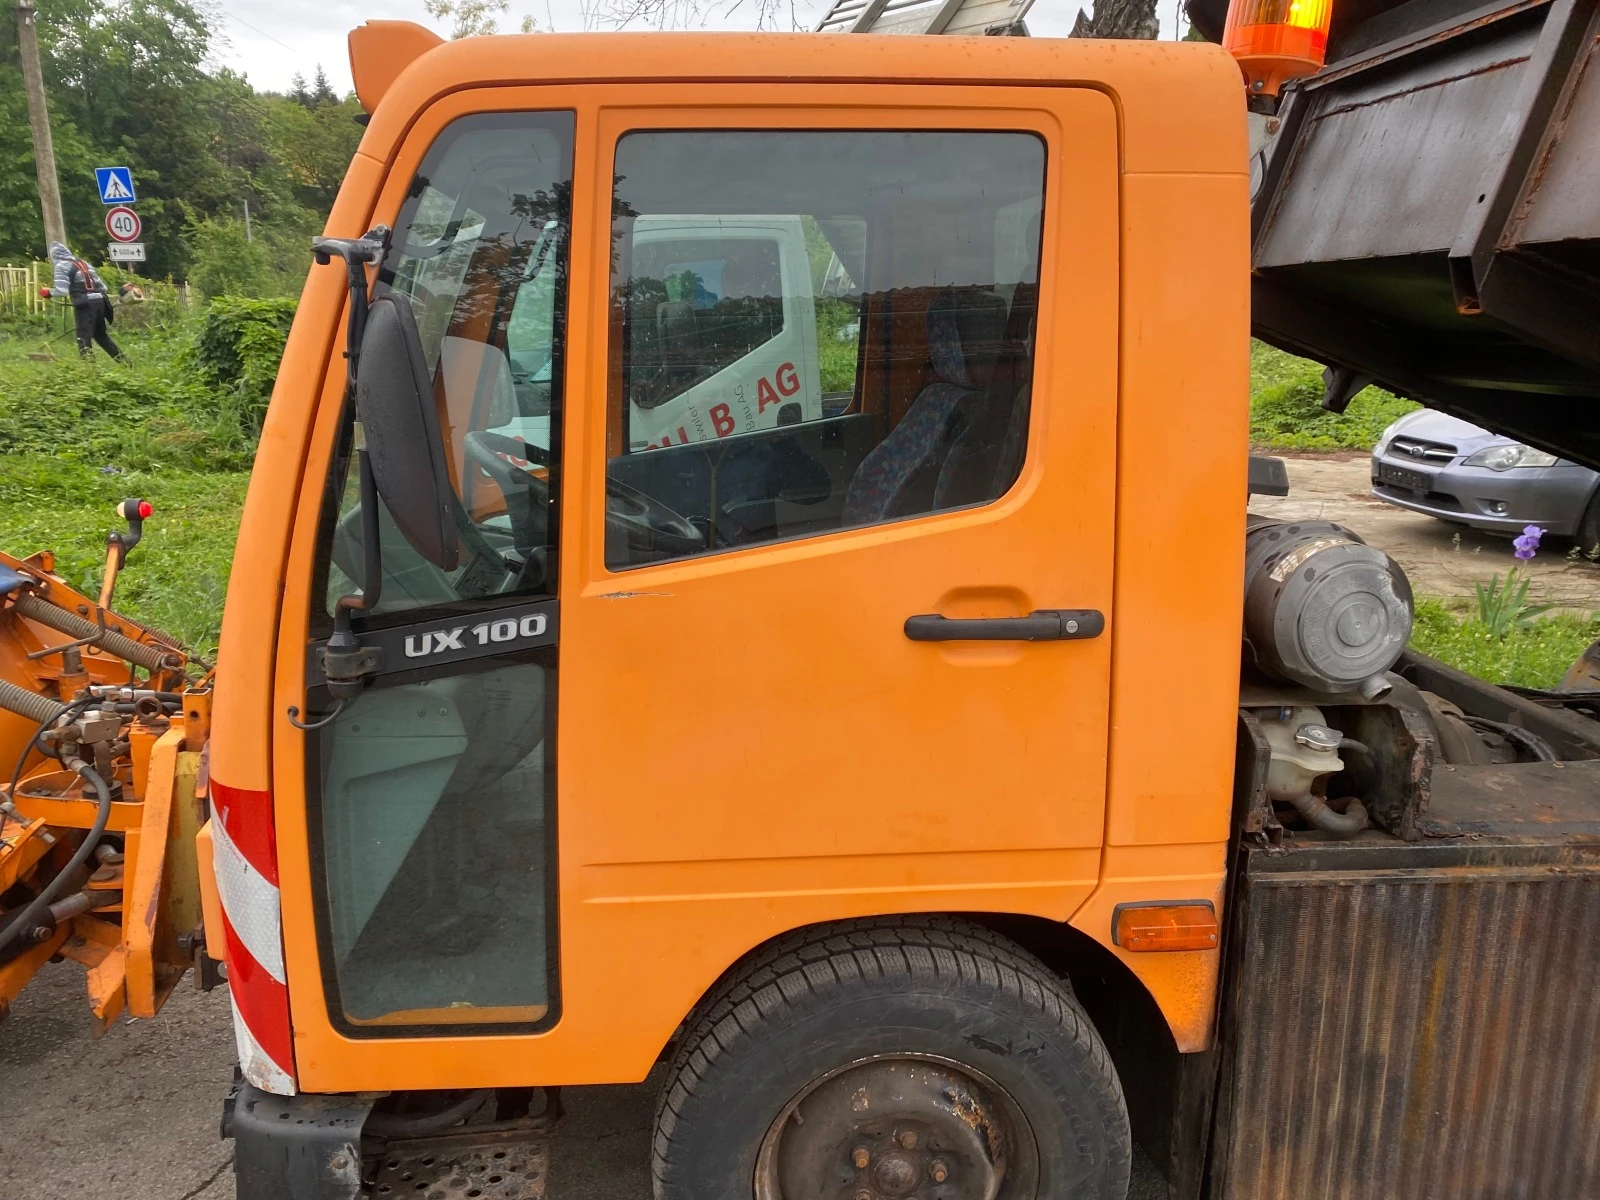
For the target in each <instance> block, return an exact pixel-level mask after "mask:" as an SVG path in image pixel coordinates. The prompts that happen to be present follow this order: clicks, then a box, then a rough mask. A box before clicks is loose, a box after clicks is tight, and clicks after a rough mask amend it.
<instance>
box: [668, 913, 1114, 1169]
mask: <svg viewBox="0 0 1600 1200" xmlns="http://www.w3.org/2000/svg"><path fill="white" fill-rule="evenodd" d="M1130 1155H1131V1144H1130V1135H1129V1130H1128V1116H1127V1110H1126V1108H1125V1106H1124V1104H1123V1098H1122V1089H1121V1087H1120V1085H1119V1084H1118V1081H1117V1077H1116V1073H1115V1071H1114V1070H1113V1068H1112V1066H1111V1061H1110V1058H1109V1056H1108V1055H1107V1053H1106V1049H1105V1046H1104V1044H1103V1043H1102V1042H1101V1041H1100V1038H1099V1036H1098V1034H1096V1032H1095V1030H1094V1027H1093V1026H1092V1025H1091V1024H1090V1023H1089V1019H1088V1017H1087V1016H1085V1015H1084V1012H1083V1010H1082V1009H1081V1008H1080V1007H1079V1006H1078V1003H1077V1001H1076V999H1074V997H1073V996H1072V993H1071V991H1070V989H1069V988H1068V987H1067V986H1066V985H1065V984H1064V983H1063V982H1062V981H1060V980H1059V979H1057V978H1056V977H1055V976H1054V975H1052V974H1051V973H1050V972H1049V971H1048V970H1047V969H1046V968H1045V967H1044V966H1043V964H1041V963H1039V962H1038V961H1037V960H1036V959H1034V958H1032V957H1031V956H1029V955H1028V954H1027V953H1025V952H1024V951H1023V950H1022V949H1021V948H1020V947H1017V946H1016V945H1014V944H1013V943H1011V942H1009V941H1007V940H1006V939H1004V938H1002V937H1000V936H998V935H997V934H994V933H993V932H991V931H989V930H987V929H984V928H983V927H982V926H979V925H975V924H971V923H969V922H965V921H958V920H953V919H946V918H894V919H876V920H871V921H858V922H849V923H846V924H843V925H838V926H831V927H828V928H826V929H823V930H818V931H809V932H802V933H798V934H795V935H792V936H791V937H788V938H785V939H782V940H780V941H779V942H778V943H776V944H775V945H774V946H773V947H771V948H770V949H769V950H768V951H766V952H765V953H764V954H762V955H760V956H759V957H758V958H757V959H756V960H755V961H754V962H753V963H752V964H750V965H749V967H748V968H747V969H746V970H745V971H744V972H742V973H741V974H740V975H739V976H738V977H736V978H735V979H733V980H731V981H729V982H727V983H725V984H724V985H722V987H721V989H720V991H719V992H718V993H716V994H714V995H713V997H712V999H711V1000H710V1002H709V1003H708V1005H707V1007H706V1009H705V1011H704V1012H703V1013H702V1015H701V1016H700V1017H699V1019H697V1020H696V1021H695V1022H694V1023H693V1025H692V1027H691V1029H690V1032H689V1034H688V1036H687V1037H685V1039H684V1042H683V1044H682V1046H681V1047H680V1048H679V1051H678V1054H677V1056H676V1059H675V1061H674V1062H673V1065H672V1069H671V1071H670V1073H669V1075H668V1078H667V1082H666V1087H665V1089H664V1091H663V1094H662V1098H661V1102H660V1104H659V1106H658V1108H657V1119H656V1136H655V1144H654V1150H653V1155H652V1161H653V1168H654V1173H655V1195H656V1197H657V1200H801V1198H802V1197H803V1198H805V1200H1121V1198H1122V1197H1123V1196H1125V1195H1126V1193H1127V1187H1128V1171H1129V1162H1130Z"/></svg>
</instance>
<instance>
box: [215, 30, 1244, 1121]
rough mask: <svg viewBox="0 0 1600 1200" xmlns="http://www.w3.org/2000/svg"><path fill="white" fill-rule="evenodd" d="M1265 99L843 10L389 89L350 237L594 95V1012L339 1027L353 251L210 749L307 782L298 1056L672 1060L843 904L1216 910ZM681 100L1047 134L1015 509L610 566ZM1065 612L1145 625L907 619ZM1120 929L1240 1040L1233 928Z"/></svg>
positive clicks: (774, 117)
mask: <svg viewBox="0 0 1600 1200" xmlns="http://www.w3.org/2000/svg"><path fill="white" fill-rule="evenodd" d="M353 45H355V46H356V48H357V49H358V50H359V49H360V45H359V43H353ZM356 77H357V79H358V81H359V80H361V79H362V78H363V70H362V66H361V64H360V63H358V64H357V71H356ZM369 77H370V76H369ZM1238 92H1239V83H1238V72H1237V68H1236V67H1235V66H1234V64H1233V63H1232V61H1231V60H1230V59H1229V58H1228V57H1227V55H1225V54H1224V53H1222V52H1221V51H1220V50H1218V49H1216V48H1214V47H1203V46H1196V45H1174V44H1170V43H1169V44H1159V45H1158V44H1153V43H1145V44H1128V43H1101V42H1093V41H1087V40H1084V41H1072V42H1054V41H1043V40H1028V39H1010V38H872V37H861V38H849V39H841V38H818V37H813V36H809V35H803V36H787V37H779V36H769V35H738V36H734V35H717V36H704V35H648V36H634V35H608V36H605V37H582V36H578V37H565V36H555V35H541V36H537V37H531V38H520V37H503V38H493V39H474V40H472V41H471V42H467V43H452V44H446V45H441V46H439V47H437V48H435V49H432V50H429V51H427V52H426V53H423V54H421V56H420V57H417V58H416V59H415V61H412V62H410V65H408V66H406V67H405V68H404V70H402V71H400V72H399V74H398V77H397V78H395V79H394V80H393V81H392V82H389V83H388V84H387V86H386V87H385V88H384V89H382V97H383V98H382V101H381V103H379V105H378V108H377V110H376V111H375V112H374V114H373V119H372V122H371V124H370V125H369V127H368V130H367V133H366V136H365V138H364V139H363V141H362V146H361V151H360V153H359V154H358V155H357V157H356V160H355V163H354V164H353V166H352V169H351V172H350V175H349V177H348V178H347V180H346V183H345V186H344V188H343V190H342V191H341V194H340V198H339V202H338V204H337V205H336V207H335V209H334V212H333V215H332V217H331V218H330V221H329V231H330V232H331V233H335V234H338V235H340V236H354V235H358V234H360V233H362V232H363V231H364V230H365V229H366V228H367V227H368V226H369V225H371V224H374V223H377V222H380V221H381V222H388V223H392V222H393V221H394V219H395V216H396V214H397V213H398V211H399V208H400V205H401V202H402V200H403V198H404V196H405V194H406V191H407V189H408V188H409V187H410V184H411V179H412V176H413V174H414V172H415V170H416V167H417V164H418V163H419V161H420V160H421V157H422V155H423V153H424V152H425V151H426V150H427V148H428V146H429V145H430V143H431V142H432V140H433V139H434V137H435V136H436V135H437V134H438V133H439V131H440V130H441V129H443V128H444V126H446V125H447V124H448V123H449V122H450V121H451V120H453V119H455V118H457V117H459V116H462V115H466V114H469V113H473V112H496V111H508V110H518V109H540V108H564V109H570V110H573V111H575V113H576V118H577V120H576V130H577V134H576V138H577V141H576V147H577V150H576V158H575V176H574V182H573V217H572V236H571V261H570V266H569V280H570V284H569V286H570V293H569V320H568V324H567V337H568V357H567V380H566V394H567V403H566V411H565V422H566V423H565V428H564V446H565V449H564V453H565V465H564V469H563V471H562V481H563V489H564V490H563V493H562V505H561V510H562V513H563V520H564V522H565V527H564V532H563V543H564V551H563V560H562V565H561V585H560V586H561V596H560V600H561V606H562V610H561V612H562V616H561V620H562V631H561V643H560V657H561V664H562V665H561V672H560V695H559V725H558V729H559V736H558V743H557V747H556V751H557V756H558V758H557V761H558V764H559V779H560V785H559V787H560V791H559V796H558V801H557V807H558V812H559V820H558V829H559V879H560V885H559V886H560V894H559V906H558V907H559V942H558V949H559V976H560V993H561V994H560V1019H559V1020H558V1021H557V1022H556V1024H555V1025H554V1026H552V1027H551V1028H550V1029H548V1030H547V1031H546V1032H544V1033H540V1034H536V1035H525V1034H501V1035H492V1036H471V1037H464V1036H459V1035H453V1034H451V1033H450V1031H449V1030H448V1028H446V1029H444V1030H442V1031H441V1033H440V1034H439V1035H438V1036H432V1037H427V1038H417V1037H406V1038H395V1039H354V1038H348V1037H345V1036H344V1035H342V1034H340V1033H339V1032H338V1031H337V1030H336V1029H335V1028H334V1027H333V1025H332V1023H331V1022H330V1020H329V1018H328V1014H327V1011H326V1001H325V998H324V992H323V985H322V978H323V967H324V964H323V963H322V962H321V961H320V957H319V951H318V946H317V939H316V935H315V915H314V912H313V906H312V900H311V894H312V892H311V880H312V875H311V873H312V870H313V865H312V853H311V846H310V842H309V838H308V835H307V820H308V816H307V808H306V795H305V779H306V767H307V764H306V761H305V749H306V741H305V736H304V735H303V734H301V733H299V732H298V731H296V730H294V729H293V728H292V727H291V726H290V725H289V723H288V720H287V718H286V716H285V710H286V709H287V708H288V707H289V706H290V705H299V706H302V707H303V706H304V702H305V677H304V673H305V657H306V655H305V646H306V638H307V629H308V627H309V606H310V604H311V602H312V599H313V597H312V582H311V581H312V566H313V559H314V551H315V542H316V539H317V536H318V522H319V514H320V510H321V505H322V499H323V481H324V479H325V477H326V473H327V470H328V464H329V461H330V459H331V456H332V452H333V443H334V438H335V434H336V431H337V426H338V421H339V410H340V406H341V402H342V393H343V370H342V366H341V360H340V359H339V354H340V352H341V350H342V342H343V325H342V310H343V303H344V277H343V272H342V269H341V268H340V267H338V266H337V265H333V266H328V267H321V268H316V269H314V270H312V272H311V276H310V279H309V281H308V283H307V286H306V290H305V293H304V297H303V299H302V303H301V307H300V311H299V314H298V316H297V317H296V321H295V326H294V330H293V333H292V334H291V336H290V340H289V346H288V350H287V353H286V355H285V358H284V363H283V367H282V370H281V371H280V374H279V377H278V384H277V388H276V391H275V393H274V398H273V403H272V407H271V410H270V412H269V415H268V418H267V423H266V428H265V431H264V435H263V439H262V445H261V450H260V453H259V455H258V459H257V467H256V474H255V478H254V479H253V481H252V484H251V489H250V496H249V500H248V503H247V507H246V511H245V517H244V524H243V527H242V529H241V534H240V541H239V550H238V554H237V556H236V560H235V567H234V575H233V580H232V583H231V585H230V590H229V597H228V609H227V616H226V618H225V621H224V626H223V639H222V649H221V654H220V661H219V683H218V699H217V704H216V708H215V715H214V720H213V742H212V747H213V757H212V772H213V775H214V777H215V778H216V779H217V780H218V781H220V782H222V783H224V784H226V785H228V786H231V787H235V788H249V789H270V790H271V791H272V793H273V796H274V799H275V803H276V811H275V822H276V835H277V845H278V854H279V858H278V873H279V882H280V884H281V888H282V903H283V927H284V939H285V964H286V968H287V972H288V980H289V993H290V1004H291V1010H292V1014H293V1023H294V1046H295V1057H296V1070H297V1075H298V1078H299V1082H300V1085H301V1086H302V1087H303V1088H305V1089H307V1090H311V1091H348V1090H367V1089H386V1088H444V1087H464V1086H473V1087H481V1086H491V1085H515V1084H527V1083H530V1082H538V1083H544V1084H565V1083H574V1084H575V1083H599V1082H626V1081H635V1080H638V1079H641V1078H643V1076H644V1075H645V1073H646V1072H647V1071H648V1070H649V1069H650V1066H651V1065H652V1064H653V1063H654V1061H655V1059H656V1057H657V1055H658V1054H659V1052H660V1049H661V1047H662V1046H663V1045H664V1044H665V1042H666V1040H667V1038H668V1037H669V1036H670V1035H671V1033H672V1031H673V1030H674V1028H675V1027H676V1026H677V1025H678V1024H679V1022H681V1021H682V1019H683V1018H684V1016H685V1015H686V1014H687V1013H688V1011H689V1010H690V1009H691V1008H692V1006H693V1005H694V1004H695V1003H696V1002H697V1001H698V1000H699V998H700V997H701V995H702V994H703V993H704V992H705V990H706V989H707V988H708V987H709V986H710V985H711V984H712V983H713V982H714V981H715V980H716V978H717V977H718V976H719V975H720V974H721V972H723V971H724V970H725V969H726V968H727V967H728V966H729V965H730V964H731V963H733V962H734V961H736V960H737V959H738V958H739V957H740V956H741V955H742V954H744V953H745V952H747V951H748V950H749V949H751V948H752V947H754V946H755V945H757V944H759V943H761V942H762V941H764V940H766V939H768V938H771V937H773V936H775V935H777V934H779V933H781V932H783V931H785V930H787V929H791V928H794V927H796V926H801V925H807V924H811V923H815V922H819V921H828V920H833V919H837V918H841V917H848V916H859V915H867V914H875V913H904V912H938V911H961V912H995V913H1021V914H1033V915H1037V916H1041V917H1045V918H1048V919H1051V920H1056V921H1069V920H1070V921H1071V923H1072V924H1073V925H1074V926H1075V927H1077V928H1079V929H1082V930H1083V931H1084V932H1085V933H1087V934H1088V935H1089V936H1091V937H1093V938H1095V939H1096V940H1097V941H1099V942H1101V943H1103V944H1105V945H1107V946H1108V947H1109V946H1110V945H1111V940H1112V937H1111V914H1112V912H1113V910H1114V908H1115V906H1116V905H1117V904H1119V903H1124V902H1136V901H1151V900H1162V899H1170V900H1192V899H1209V900H1211V901H1212V902H1213V903H1214V904H1215V905H1216V908H1217V911H1218V913H1219V915H1220V913H1221V900H1222V885H1223V880H1224V862H1223V847H1224V844H1225V840H1226V836H1227V823H1228V811H1229V805H1230V789H1231V779H1232V769H1233V747H1234V740H1233V719H1234V718H1233V713H1234V709H1235V707H1236V705H1237V671H1238V653H1239V649H1238V639H1239V634H1238V628H1239V603H1240V595H1239V593H1240V588H1241V582H1240V573H1241V568H1242V557H1243V548H1242V546H1243V520H1244V480H1245V455H1246V438H1245V423H1246V397H1247V386H1246V384H1247V376H1246V371H1247V369H1248V367H1247V361H1248V360H1247V351H1248V290H1247V289H1248V277H1247V269H1248V264H1247V254H1246V251H1247V232H1248V231H1247V214H1246V198H1245V189H1246V175H1245V167H1246V152H1245V128H1244V117H1243V112H1242V106H1241V105H1240V103H1239V95H1238ZM652 126H654V127H666V128H675V129H685V128H696V127H703V128H708V129H715V128H729V127H742V128H752V127H756V128H759V127H768V128H778V129H794V128H817V129H873V128H881V129H907V128H930V129H952V128H954V129H969V128H970V129H984V128H988V129H1005V130H1026V131H1032V132H1034V133H1036V134H1037V135H1038V136H1040V137H1041V138H1042V139H1044V141H1045V143H1046V146H1047V162H1048V168H1047V170H1048V177H1047V181H1046V189H1045V190H1046V209H1045V215H1044V221H1043V228H1042V234H1043V243H1044V247H1043V248H1044V267H1043V270H1042V278H1041V296H1040V318H1039V326H1038V336H1037V360H1036V366H1035V374H1034V386H1033V396H1034V402H1033V426H1032V430H1031V433H1030V444H1029V452H1028V458H1027V461H1026V463H1025V464H1024V467H1023V470H1022V475H1021V478H1020V479H1019V480H1018V482H1017V484H1016V485H1015V486H1014V487H1013V488H1012V490H1011V491H1010V492H1009V493H1008V494H1007V495H1006V496H1005V497H1004V498H1002V499H1001V500H1000V501H997V502H996V503H994V504H991V505H988V506H986V507H982V508H976V509H967V510H960V511H952V512H945V513H939V514H935V515H932V516H927V517H922V518H918V519H915V520H909V521H903V522H898V523H895V524H891V525H884V526H879V527H875V528H867V529H856V530H846V531H841V532H837V533H832V534H827V535H824V536H819V537H815V538H811V539H808V540H805V541H799V542H781V543H774V544H770V545H761V546H753V547H747V548H744V549H740V550H737V551H734V552H729V553H723V554H717V555H712V556H707V557H703V558H699V559H693V560H687V561H678V562H670V563H663V564H657V565H653V566H648V567H643V568H639V569H636V570H631V571H628V572H627V573H626V574H625V575H620V576H619V575H614V574H611V573H609V572H608V571H607V570H606V568H605V566H604V555H603V477H604V470H605V461H606V457H607V445H606V439H607V421H606V416H607V414H606V411H605V407H606V404H605V397H606V395H607V375H608V368H609V365H610V363H611V357H610V356H611V352H612V348H611V346H610V340H611V338H612V337H613V336H614V331H613V330H612V329H611V328H610V321H609V314H608V304H607V288H608V283H609V245H610V232H611V224H610V203H611V174H612V167H611V163H612V156H613V152H614V147H615V144H616V140H617V138H618V137H619V136H621V135H622V134H623V133H624V132H626V131H628V130H634V129H641V128H648V127H652ZM619 593H631V594H632V595H631V596H629V597H627V598H621V597H619ZM1034 607H1084V608H1090V607H1094V608H1100V609H1101V610H1102V611H1104V612H1105V614H1106V617H1107V630H1106V633H1105V634H1104V635H1103V636H1102V637H1100V638H1098V639H1095V640H1091V641H1082V642H1062V643H1047V644H1038V645H1026V646H1020V645H1014V644H1002V645H1000V646H998V647H988V648H973V647H971V646H962V645H960V644H957V645H953V646H952V645H948V644H945V645H928V644H921V643H913V642H910V641H908V640H907V639H906V638H905V637H904V636H903V634H902V633H901V623H902V622H903V621H904V619H905V617H906V616H908V615H910V614H912V613H916V612H943V613H945V614H946V615H964V616H972V615H1011V614H1013V613H1018V614H1020V613H1025V612H1027V611H1029V609H1030V608H1034ZM669 628H676V629H702V630H703V629H709V628H716V629H717V631H718V632H717V639H716V646H715V651H716V652H715V653H707V652H706V651H707V647H706V646H704V645H699V644H696V642H695V639H681V640H680V639H673V638H665V637H662V636H661V631H662V630H663V629H669ZM686 695H692V697H693V708H694V727H695V730H696V736H697V739H698V740H699V742H700V747H701V748H700V749H699V750H698V751H696V752H694V753H685V752H684V750H683V742H682V731H681V729H678V728H676V727H675V726H674V727H673V728H667V726H668V725H671V724H672V723H666V722H664V723H661V724H660V725H652V724H651V723H649V722H644V721H639V722H633V723H629V724H628V725H627V726H626V728H625V729H623V728H622V727H621V726H619V724H618V720H617V714H618V713H619V712H621V711H657V712H659V711H663V710H671V709H674V708H683V707H685V706H686V700H685V696H686ZM952 730H954V731H955V732H954V733H952ZM624 734H625V736H624ZM1113 952H1114V953H1119V955H1121V956H1122V957H1123V961H1124V962H1126V963H1127V964H1128V965H1129V967H1130V969H1131V970H1133V971H1134V972H1135V973H1136V974H1137V975H1138V976H1139V977H1140V978H1141V979H1142V980H1143V981H1144V983H1145V985H1146V986H1147V987H1149V989H1150V990H1151V992H1152V994H1153V996H1154V997H1155V999H1156V1002H1157V1003H1158V1004H1159V1005H1160V1006H1161V1008H1162V1010H1163V1011H1164V1012H1165V1013H1166V1015H1167V1017H1168V1020H1169V1022H1170V1023H1171V1024H1172V1027H1173V1030H1174V1033H1175V1036H1177V1038H1178V1042H1179V1045H1180V1046H1181V1047H1183V1048H1184V1049H1198V1048H1201V1047H1203V1046H1204V1045H1205V1044H1206V1043H1207V1039H1208V1038H1209V1031H1210V1025H1211V1020H1212V1014H1213V1012H1214V1006H1215V989H1216V977H1217V963H1216V958H1217V955H1216V952H1215V951H1210V952H1185V953H1179V954H1126V955H1123V954H1121V952H1119V951H1116V950H1115V949H1113Z"/></svg>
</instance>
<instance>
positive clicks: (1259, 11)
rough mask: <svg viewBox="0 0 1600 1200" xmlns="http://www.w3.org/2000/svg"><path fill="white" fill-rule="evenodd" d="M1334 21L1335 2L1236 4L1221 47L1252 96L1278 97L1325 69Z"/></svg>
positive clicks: (1243, 0) (1253, 0)
mask: <svg viewBox="0 0 1600 1200" xmlns="http://www.w3.org/2000/svg"><path fill="white" fill-rule="evenodd" d="M1332 18H1333V3H1332V0H1232V3H1231V4H1229V5H1228V24H1227V27H1226V29H1225V30H1224V31H1223V34H1222V44H1223V46H1225V47H1226V48H1227V50H1228V52H1229V53H1230V54H1232V55H1233V56H1234V58H1236V59H1238V60H1239V66H1240V68H1242V69H1243V71H1244V77H1245V82H1246V83H1247V84H1248V85H1249V88H1250V94H1251V95H1252V96H1276V95H1277V94H1278V89H1279V88H1281V87H1283V85H1284V84H1285V83H1287V82H1288V81H1289V80H1291V79H1299V78H1300V77H1302V76H1304V75H1315V74H1316V73H1317V72H1318V71H1320V70H1321V69H1322V64H1323V62H1324V60H1325V59H1326V58H1327V56H1328V22H1329V21H1330V20H1332Z"/></svg>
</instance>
